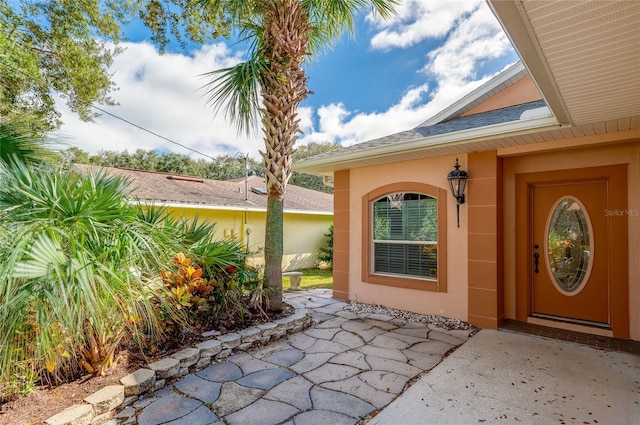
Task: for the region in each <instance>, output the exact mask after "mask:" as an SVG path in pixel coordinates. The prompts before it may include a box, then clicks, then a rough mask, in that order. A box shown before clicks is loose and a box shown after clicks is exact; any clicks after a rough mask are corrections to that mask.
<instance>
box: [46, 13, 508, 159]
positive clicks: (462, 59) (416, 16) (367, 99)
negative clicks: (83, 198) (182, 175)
mask: <svg viewBox="0 0 640 425" xmlns="http://www.w3.org/2000/svg"><path fill="white" fill-rule="evenodd" d="M397 12H398V13H397V15H396V16H395V17H394V18H393V19H392V20H390V21H382V20H380V19H379V17H375V16H372V15H370V14H366V13H363V14H362V15H360V16H359V17H358V21H357V22H358V25H357V30H356V34H355V36H354V37H349V36H347V35H345V37H343V40H341V42H339V43H338V44H337V45H336V46H335V48H334V49H333V50H331V51H329V52H326V53H325V54H324V55H321V56H319V57H316V58H313V60H312V61H311V62H310V63H309V64H308V65H307V66H306V70H307V72H308V76H309V88H310V90H312V91H313V92H314V94H312V95H310V96H309V97H308V98H307V100H306V101H305V102H304V103H303V104H302V106H301V108H300V118H301V128H302V130H303V134H302V135H301V136H300V140H299V143H302V144H304V143H308V142H309V141H336V142H338V143H341V144H343V145H345V146H346V145H351V144H353V143H359V142H364V141H367V140H370V139H373V138H376V137H382V136H385V135H388V134H392V133H395V132H398V131H404V130H407V129H410V128H412V127H414V126H416V125H418V124H419V123H421V122H423V121H425V120H426V119H428V118H429V117H431V116H432V115H434V114H436V113H438V112H439V111H440V110H442V109H444V108H445V107H447V106H448V105H449V104H451V103H452V102H454V101H456V100H457V99H459V98H460V97H462V96H464V95H465V94H467V93H468V92H470V91H471V90H473V89H474V88H476V87H477V86H478V85H480V84H481V83H482V82H484V81H486V80H487V79H489V78H490V77H492V76H493V75H495V74H496V73H498V72H499V71H500V70H502V69H504V68H505V67H506V66H508V65H509V64H512V63H513V62H515V61H517V60H518V58H517V55H516V54H515V52H514V51H513V49H512V47H511V45H510V44H509V41H508V39H507V38H506V36H505V34H504V32H503V31H502V29H501V27H500V25H499V24H498V22H497V20H496V19H495V17H494V16H493V14H492V13H491V12H490V10H489V8H488V6H487V5H486V4H485V3H484V1H482V0H403V1H402V3H401V4H400V6H399V7H398V8H397ZM129 35H130V41H129V42H127V43H125V44H124V47H125V48H126V49H125V51H124V53H122V54H120V55H119V56H118V57H117V58H116V60H115V61H114V64H113V66H112V69H111V70H112V72H113V79H114V81H115V82H116V84H117V85H118V87H119V90H118V91H116V92H114V93H113V95H112V97H113V98H114V99H115V100H116V101H117V102H118V103H119V105H118V106H114V107H104V109H105V110H108V111H109V112H111V113H113V114H116V115H118V116H120V117H122V118H124V119H127V120H129V121H131V122H134V123H136V124H137V125H139V126H142V127H144V128H147V129H149V130H152V131H154V132H156V133H158V134H160V135H162V136H164V137H166V138H169V139H171V140H173V141H175V142H178V143H180V144H182V145H186V146H188V147H190V148H192V149H195V150H197V151H200V152H203V153H205V154H207V155H210V156H217V155H235V154H236V153H237V152H241V153H249V154H250V155H251V156H252V157H255V158H257V157H258V150H260V149H262V146H263V142H262V139H261V137H260V135H255V136H252V137H246V136H238V135H237V132H236V130H235V127H233V125H232V124H230V123H229V122H227V121H226V119H225V117H224V116H223V115H222V114H220V115H218V116H214V111H213V109H212V108H211V107H210V106H209V105H207V104H206V98H205V96H204V91H203V90H202V89H201V87H202V85H203V84H204V83H206V80H205V79H203V78H201V77H198V76H199V75H201V74H202V73H205V72H207V71H210V70H213V69H218V68H220V67H226V66H230V65H233V64H235V63H238V62H239V61H241V60H242V58H243V54H244V52H243V51H242V50H241V46H240V45H236V44H234V43H232V42H230V41H226V40H216V42H214V43H210V44H207V45H204V46H195V45H190V46H188V48H187V49H185V50H184V51H183V50H180V49H179V47H178V46H177V45H172V46H170V47H169V49H168V51H167V53H166V54H164V55H160V54H159V53H158V51H157V49H155V47H154V46H152V45H151V44H149V43H147V42H146V41H145V39H144V38H145V35H144V32H140V31H137V30H136V31H134V30H131V32H130V34H129ZM59 105H60V109H61V110H62V119H63V121H64V123H65V124H64V125H63V127H62V128H61V130H60V131H59V132H58V133H57V134H56V136H57V137H61V138H62V139H63V140H64V142H65V145H64V146H77V147H79V148H81V149H83V150H85V151H88V152H90V153H96V152H98V151H100V150H117V151H121V150H125V149H126V150H128V151H129V152H133V151H135V150H136V149H157V150H159V151H163V152H166V151H171V152H177V153H183V154H189V155H191V156H192V157H194V158H198V157H200V156H198V155H197V154H194V153H192V152H190V151H188V150H186V149H184V148H182V147H180V146H178V145H175V144H172V143H170V142H168V141H167V140H164V139H161V138H158V137H155V136H152V135H150V134H148V133H145V132H144V131H141V130H139V129H137V128H135V127H133V126H130V125H127V124H125V123H123V122H122V121H119V120H117V119H114V118H112V117H109V116H108V115H103V116H101V117H99V118H97V119H96V121H95V123H83V122H81V121H79V120H78V119H77V117H75V116H74V115H73V114H72V113H70V112H69V111H68V110H67V109H66V107H65V106H64V105H63V103H62V102H60V103H59ZM64 146H63V147H64Z"/></svg>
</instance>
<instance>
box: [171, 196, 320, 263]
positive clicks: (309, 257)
mask: <svg viewBox="0 0 640 425" xmlns="http://www.w3.org/2000/svg"><path fill="white" fill-rule="evenodd" d="M169 210H170V211H171V213H172V214H173V215H174V216H176V217H188V218H193V217H195V216H196V215H197V216H198V217H199V218H200V219H201V220H206V221H207V222H212V223H216V228H215V237H216V238H219V239H222V238H228V237H237V238H238V239H239V240H240V242H241V243H242V244H243V245H245V246H246V247H247V248H248V249H249V251H251V252H253V253H255V254H254V255H252V257H251V258H250V261H251V263H252V264H254V265H255V266H261V265H263V264H264V236H265V220H266V213H265V212H262V211H231V210H218V209H205V208H179V207H170V208H169ZM332 223H333V216H332V215H330V214H300V213H292V212H285V214H284V230H283V232H284V253H283V258H282V269H283V270H285V271H287V270H298V269H306V268H314V267H316V265H317V262H318V254H319V253H320V247H322V246H325V245H326V237H325V236H324V235H325V234H326V233H327V232H328V231H329V226H331V224H332Z"/></svg>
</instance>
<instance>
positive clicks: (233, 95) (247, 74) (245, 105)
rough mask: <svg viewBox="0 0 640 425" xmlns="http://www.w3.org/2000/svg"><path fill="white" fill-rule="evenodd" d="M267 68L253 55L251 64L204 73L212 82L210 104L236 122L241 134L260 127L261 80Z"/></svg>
mask: <svg viewBox="0 0 640 425" xmlns="http://www.w3.org/2000/svg"><path fill="white" fill-rule="evenodd" d="M266 69H267V65H266V63H265V62H264V60H262V59H261V58H260V57H258V56H257V55H254V56H253V57H252V58H251V59H250V60H249V61H247V62H243V63H239V64H237V65H235V66H232V67H230V68H224V69H219V70H215V71H211V72H208V73H206V74H203V76H205V77H210V78H211V81H210V82H209V83H207V84H206V85H205V86H204V87H205V88H207V91H206V93H207V95H208V97H209V98H208V103H209V104H210V105H212V106H213V107H214V109H215V111H216V113H219V112H220V111H224V114H225V117H226V118H227V119H228V120H230V121H232V122H234V123H235V124H236V126H237V129H238V133H239V134H240V133H244V134H247V135H251V134H255V133H256V132H257V130H258V126H259V115H260V96H259V94H260V80H261V78H262V75H263V73H264V72H265V71H266Z"/></svg>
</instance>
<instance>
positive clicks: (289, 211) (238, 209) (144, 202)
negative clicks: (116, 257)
mask: <svg viewBox="0 0 640 425" xmlns="http://www.w3.org/2000/svg"><path fill="white" fill-rule="evenodd" d="M129 202H130V203H132V204H142V205H145V206H152V205H155V206H158V207H164V208H184V209H193V210H196V209H197V210H209V211H235V212H266V211H267V209H266V208H262V207H241V206H231V205H214V204H196V203H191V202H165V201H157V200H153V199H136V200H131V201H129ZM283 212H284V213H285V214H307V215H333V211H321V210H296V209H290V208H285V209H284V210H283Z"/></svg>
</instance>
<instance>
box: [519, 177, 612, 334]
mask: <svg viewBox="0 0 640 425" xmlns="http://www.w3.org/2000/svg"><path fill="white" fill-rule="evenodd" d="M607 186H608V185H607V182H606V181H588V182H580V183H561V182H559V183H542V184H534V185H532V214H531V217H532V222H533V223H532V224H533V227H532V242H533V245H532V247H531V250H532V256H531V258H532V261H533V267H532V277H531V279H532V306H531V315H532V316H534V317H535V316H537V317H541V318H550V319H558V320H563V321H569V322H577V323H582V324H589V325H593V326H598V327H606V328H609V323H610V320H609V318H610V312H609V307H610V305H611V303H610V299H609V294H610V290H609V287H610V282H609V274H608V268H609V252H608V249H607V247H608V246H609V238H610V236H609V232H608V229H607V221H606V215H605V211H606V210H607Z"/></svg>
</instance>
